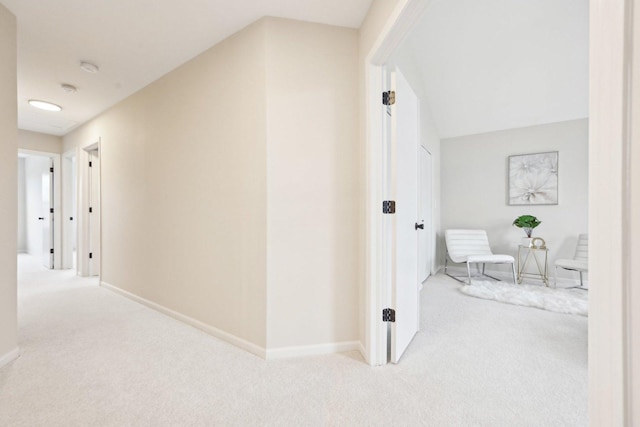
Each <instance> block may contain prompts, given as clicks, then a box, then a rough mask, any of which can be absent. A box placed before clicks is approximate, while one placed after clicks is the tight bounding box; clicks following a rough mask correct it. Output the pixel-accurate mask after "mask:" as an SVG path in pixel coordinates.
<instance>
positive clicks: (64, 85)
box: [60, 83, 78, 93]
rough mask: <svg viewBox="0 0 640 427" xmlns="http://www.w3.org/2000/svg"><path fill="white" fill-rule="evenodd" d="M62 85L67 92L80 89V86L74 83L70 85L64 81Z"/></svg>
mask: <svg viewBox="0 0 640 427" xmlns="http://www.w3.org/2000/svg"><path fill="white" fill-rule="evenodd" d="M60 87H61V88H62V90H63V91H65V92H67V93H73V92H76V91H77V90H78V88H76V87H75V86H74V85H70V84H67V83H62V84H61V85H60Z"/></svg>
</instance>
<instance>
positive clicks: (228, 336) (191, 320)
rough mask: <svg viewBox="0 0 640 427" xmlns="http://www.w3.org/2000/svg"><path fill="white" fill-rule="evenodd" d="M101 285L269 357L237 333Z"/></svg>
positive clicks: (260, 348)
mask: <svg viewBox="0 0 640 427" xmlns="http://www.w3.org/2000/svg"><path fill="white" fill-rule="evenodd" d="M100 286H102V287H104V288H106V289H109V290H110V291H113V292H115V293H117V294H119V295H122V296H124V297H127V298H129V299H131V300H133V301H135V302H138V303H140V304H142V305H144V306H147V307H149V308H151V309H153V310H156V311H158V312H160V313H162V314H165V315H167V316H169V317H172V318H174V319H176V320H179V321H181V322H183V323H186V324H187V325H190V326H193V327H194V328H198V329H200V330H202V331H204V332H206V333H208V334H209V335H213V336H214V337H216V338H219V339H221V340H223V341H226V342H228V343H229V344H233V345H235V346H236V347H240V348H241V349H243V350H246V351H248V352H249V353H252V354H255V355H256V356H259V357H261V358H263V359H266V358H267V352H266V351H265V349H264V348H262V347H260V346H258V345H255V344H253V343H251V342H249V341H246V340H244V339H242V338H239V337H237V336H235V335H232V334H230V333H228V332H224V331H222V330H220V329H218V328H215V327H213V326H210V325H207V324H206V323H202V322H201V321H199V320H196V319H194V318H192V317H189V316H185V315H184V314H181V313H178V312H176V311H173V310H171V309H169V308H167V307H164V306H162V305H160V304H157V303H155V302H152V301H149V300H148V299H145V298H142V297H140V296H138V295H135V294H132V293H131V292H128V291H125V290H124V289H120V288H118V287H116V286H113V285H110V284H109V283H106V282H100Z"/></svg>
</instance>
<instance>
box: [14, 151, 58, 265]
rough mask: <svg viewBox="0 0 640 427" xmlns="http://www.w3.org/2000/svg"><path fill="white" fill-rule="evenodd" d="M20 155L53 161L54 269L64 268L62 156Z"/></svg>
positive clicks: (47, 153)
mask: <svg viewBox="0 0 640 427" xmlns="http://www.w3.org/2000/svg"><path fill="white" fill-rule="evenodd" d="M18 154H23V155H26V156H38V157H47V158H49V159H51V160H52V161H53V268H54V269H55V270H59V269H61V268H62V197H61V195H62V191H61V189H62V183H61V181H62V180H61V177H62V174H61V169H60V154H57V153H50V152H47V151H37V150H27V149H25V148H19V149H18Z"/></svg>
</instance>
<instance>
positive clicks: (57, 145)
mask: <svg viewBox="0 0 640 427" xmlns="http://www.w3.org/2000/svg"><path fill="white" fill-rule="evenodd" d="M18 148H21V149H25V150H33V151H44V152H47V153H56V154H60V153H61V150H62V137H60V136H55V135H47V134H45V133H39V132H32V131H28V130H22V129H18Z"/></svg>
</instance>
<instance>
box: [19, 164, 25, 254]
mask: <svg viewBox="0 0 640 427" xmlns="http://www.w3.org/2000/svg"><path fill="white" fill-rule="evenodd" d="M24 171H25V158H24V157H19V158H18V253H26V252H27V222H26V221H27V200H26V196H27V190H26V181H25V173H24Z"/></svg>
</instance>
